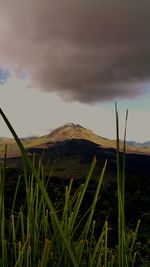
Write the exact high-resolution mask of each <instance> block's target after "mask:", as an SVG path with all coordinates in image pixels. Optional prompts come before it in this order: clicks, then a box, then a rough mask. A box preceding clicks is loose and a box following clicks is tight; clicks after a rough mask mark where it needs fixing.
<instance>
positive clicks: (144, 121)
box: [0, 75, 150, 142]
mask: <svg viewBox="0 0 150 267" xmlns="http://www.w3.org/2000/svg"><path fill="white" fill-rule="evenodd" d="M131 103H132V104H133V107H134V101H131ZM130 105H131V104H130ZM0 106H1V108H2V109H3V111H4V112H5V114H6V115H7V117H8V119H9V120H10V122H11V123H12V125H13V127H14V128H15V130H16V132H17V133H18V135H19V137H27V136H34V135H38V136H39V135H44V134H46V133H48V132H50V131H51V130H53V129H55V128H56V127H59V126H61V125H63V124H65V123H68V122H72V123H76V124H81V125H82V126H83V127H86V128H88V129H90V130H92V131H93V132H95V133H96V134H98V135H101V136H104V137H108V138H111V139H115V110H114V103H112V102H111V103H107V104H106V105H104V104H103V105H100V104H99V105H98V104H96V105H94V104H93V105H86V104H81V103H78V102H73V103H66V102H64V101H63V100H61V98H59V97H58V96H57V95H56V94H55V93H48V92H43V91H40V90H37V89H36V88H34V87H33V86H31V82H30V81H29V80H27V79H18V78H17V77H16V76H15V75H12V76H11V77H10V78H9V79H8V81H7V82H6V83H5V84H4V85H0ZM124 106H125V103H124ZM127 107H128V106H127ZM127 107H126V108H127ZM118 109H120V128H121V131H120V132H121V136H120V137H121V138H122V137H123V127H124V118H125V111H126V109H125V108H122V105H121V102H119V103H118ZM149 119H150V113H149V110H138V109H131V107H130V112H129V119H128V131H127V133H128V134H127V137H128V140H136V141H141V142H142V141H145V140H149V139H150V126H149V123H148V122H149ZM0 136H1V137H2V136H11V135H10V132H9V130H8V129H7V127H6V126H5V124H4V122H3V120H2V119H1V118H0Z"/></svg>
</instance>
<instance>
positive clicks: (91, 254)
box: [0, 108, 149, 267]
mask: <svg viewBox="0 0 150 267" xmlns="http://www.w3.org/2000/svg"><path fill="white" fill-rule="evenodd" d="M0 114H1V115H2V117H3V119H4V121H5V122H6V124H7V126H8V128H9V129H10V131H11V133H12V134H13V136H14V138H15V140H16V143H17V145H18V148H19V149H20V151H21V154H22V161H23V166H24V168H23V170H24V171H23V174H21V175H18V181H17V185H16V188H14V194H13V195H14V196H13V201H12V204H11V208H10V209H9V210H8V209H7V208H6V203H5V202H6V198H5V183H6V157H7V146H5V151H4V160H3V163H2V166H1V168H0V224H1V228H0V240H1V241H0V242H1V243H0V249H1V251H0V266H6V267H11V266H15V267H17V266H19V267H23V266H24V267H25V266H28V267H31V266H32V267H35V266H36V267H37V266H39V267H44V266H62V267H63V266H64V267H71V266H74V267H79V266H80V267H84V266H88V267H96V266H97V267H98V266H99V267H103V266H104V267H109V266H111V267H113V266H115V267H117V266H118V267H128V266H131V267H132V266H143V267H144V266H145V267H146V266H149V262H148V259H147V258H145V259H141V258H140V254H139V250H138V248H137V245H138V242H137V235H138V228H139V225H140V220H139V221H138V222H137V224H136V225H135V229H133V230H132V231H129V232H128V230H127V229H128V228H127V224H128V222H126V219H125V161H126V158H125V155H126V144H125V140H126V124H127V116H126V122H125V134H124V144H123V148H122V149H123V152H124V153H123V155H124V156H123V160H120V152H119V151H120V143H119V121H118V111H117V108H116V132H117V142H116V146H117V153H116V159H117V175H116V179H117V186H118V188H117V195H118V220H117V222H116V225H117V229H118V235H117V236H118V237H117V238H116V242H115V244H114V245H113V247H110V246H109V242H108V240H111V227H110V225H109V221H108V220H107V218H106V220H105V221H104V224H103V226H102V227H100V229H99V234H97V231H95V229H96V228H97V227H98V226H99V224H100V223H99V221H100V220H101V218H99V221H95V220H94V219H93V218H94V212H95V208H96V204H97V202H98V200H99V198H100V196H101V186H102V181H103V177H104V174H105V170H106V168H107V160H106V161H105V164H104V166H103V168H102V170H101V171H100V174H99V177H98V179H97V187H96V190H95V193H94V195H93V199H91V201H90V205H89V207H88V209H87V210H85V211H84V213H81V212H80V211H81V207H82V203H83V201H84V197H85V194H86V191H87V188H88V185H89V183H90V180H91V179H92V175H93V172H94V169H95V167H96V158H95V157H94V159H93V161H92V163H91V166H90V168H89V171H88V173H87V176H86V177H85V179H84V182H83V183H82V184H81V185H80V186H79V187H78V188H77V189H76V190H75V191H73V190H72V188H73V183H74V180H73V179H71V180H70V183H69V185H68V186H66V187H65V189H64V193H63V194H62V198H61V202H60V201H59V205H58V204H57V205H56V203H55V201H54V202H53V201H52V199H51V195H49V192H48V184H49V181H50V177H49V178H47V177H46V175H45V173H44V167H43V165H42V160H39V164H38V167H35V164H34V157H33V158H32V160H31V159H30V158H29V157H28V155H27V153H26V150H25V149H24V146H23V145H22V142H21V140H20V139H19V138H18V136H17V134H16V133H15V131H14V129H13V128H12V126H11V124H10V122H9V121H8V119H7V118H6V116H5V114H4V113H3V111H2V110H0ZM22 180H23V181H24V188H22V187H20V184H21V181H22ZM20 190H21V193H20ZM22 190H23V192H24V193H23V194H22ZM21 196H22V197H23V196H24V197H23V199H21ZM18 197H20V205H19V203H18V201H17V199H18Z"/></svg>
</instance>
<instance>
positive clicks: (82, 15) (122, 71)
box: [0, 0, 150, 103]
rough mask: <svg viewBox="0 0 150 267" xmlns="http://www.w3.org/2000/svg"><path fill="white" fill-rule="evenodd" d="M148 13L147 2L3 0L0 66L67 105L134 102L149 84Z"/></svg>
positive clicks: (149, 21) (149, 8) (149, 7)
mask: <svg viewBox="0 0 150 267" xmlns="http://www.w3.org/2000/svg"><path fill="white" fill-rule="evenodd" d="M149 10H150V1H149V0H142V1H140V0H133V1H131V0H126V1H120V0H113V1H112V0H92V1H91V0H82V1H81V0H75V1H74V0H25V1H20V0H13V1H11V0H1V2H0V60H1V64H4V63H5V64H6V63H7V64H12V65H14V66H17V67H18V68H23V69H24V68H25V69H27V70H28V72H29V75H30V78H31V80H32V82H33V83H34V84H35V85H36V86H37V87H38V88H40V89H41V90H45V91H49V92H54V91H55V92H57V93H58V94H59V95H60V96H61V97H62V98H63V99H65V100H66V101H79V102H83V103H92V102H93V103H94V102H102V101H106V100H112V99H116V98H118V97H119V98H131V97H135V96H137V95H140V94H143V93H144V92H145V90H146V84H147V83H149V81H150V27H149V25H150V16H149Z"/></svg>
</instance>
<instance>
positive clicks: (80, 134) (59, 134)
mask: <svg viewBox="0 0 150 267" xmlns="http://www.w3.org/2000/svg"><path fill="white" fill-rule="evenodd" d="M74 139H75V140H87V141H90V142H93V143H95V144H97V145H98V146H99V145H100V146H101V147H103V148H106V149H115V148H116V141H115V140H110V139H107V138H104V137H102V136H99V135H96V134H95V133H93V132H92V131H91V130H89V129H86V128H84V127H82V126H81V125H79V124H74V123H67V124H65V125H63V126H61V127H59V128H57V129H55V130H53V131H51V132H50V133H49V134H47V135H44V136H41V137H30V138H25V139H21V140H22V143H23V145H24V147H25V148H26V149H31V148H37V149H38V148H45V149H48V148H49V147H50V146H51V145H52V144H56V143H57V142H64V141H66V142H68V141H69V140H74ZM5 144H8V157H11V158H12V157H17V156H20V152H19V150H18V147H17V145H16V143H15V142H14V139H10V138H0V157H3V154H4V145H5ZM136 144H137V143H134V142H133V143H132V142H127V153H136V154H147V155H150V147H148V142H146V143H144V145H143V146H144V147H142V145H141V146H139V145H138V144H137V145H136ZM122 148H123V143H122V142H121V143H120V149H122Z"/></svg>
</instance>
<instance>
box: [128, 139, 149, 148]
mask: <svg viewBox="0 0 150 267" xmlns="http://www.w3.org/2000/svg"><path fill="white" fill-rule="evenodd" d="M126 143H127V145H129V146H133V147H143V148H148V147H150V141H145V142H143V143H138V142H135V141H127V142H126Z"/></svg>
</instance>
